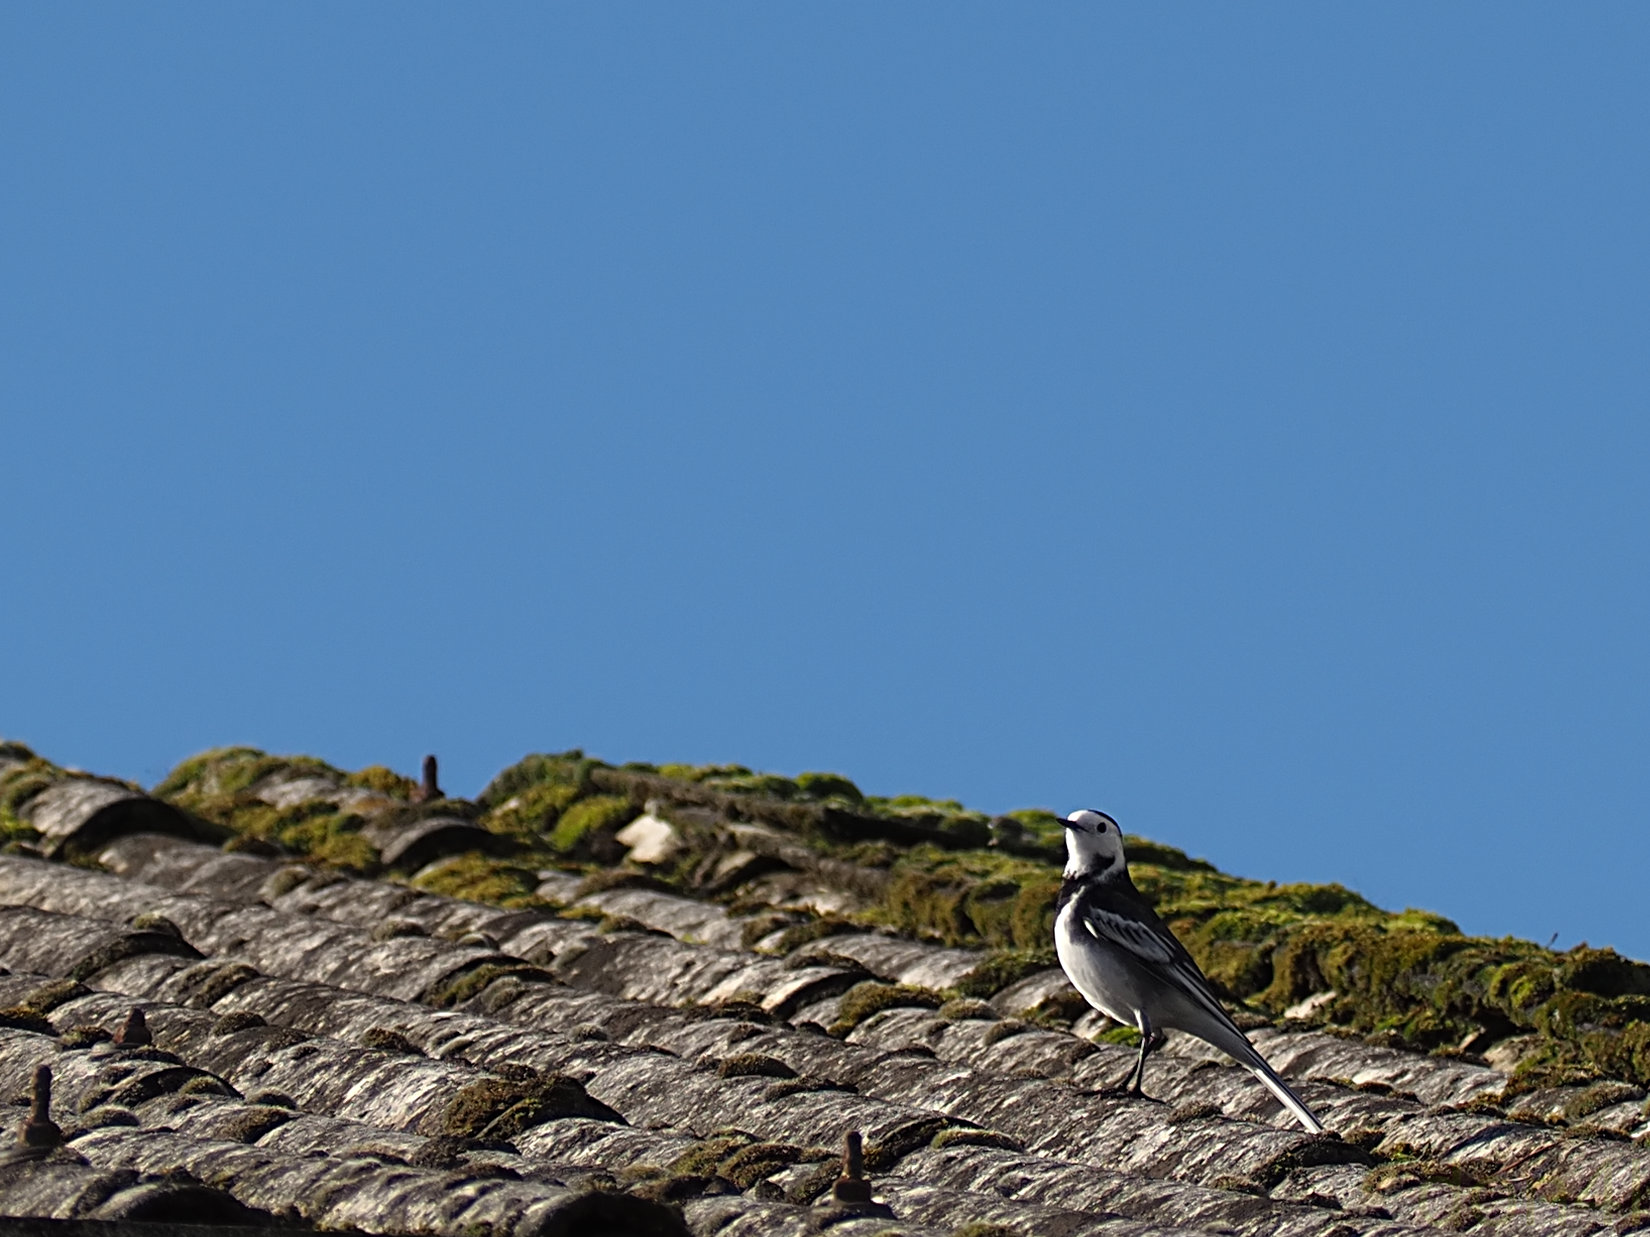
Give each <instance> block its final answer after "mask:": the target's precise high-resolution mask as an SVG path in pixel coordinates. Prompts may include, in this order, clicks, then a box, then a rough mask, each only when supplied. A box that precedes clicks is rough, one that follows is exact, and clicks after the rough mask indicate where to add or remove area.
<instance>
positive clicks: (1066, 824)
mask: <svg viewBox="0 0 1650 1237" xmlns="http://www.w3.org/2000/svg"><path fill="white" fill-rule="evenodd" d="M1060 828H1062V829H1075V828H1077V826H1076V825H1074V824H1072V823H1071V822H1070V821H1069V820H1067V819H1066V818H1065V817H1064V816H1062V817H1061V818H1060Z"/></svg>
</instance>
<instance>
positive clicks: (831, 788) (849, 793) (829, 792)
mask: <svg viewBox="0 0 1650 1237" xmlns="http://www.w3.org/2000/svg"><path fill="white" fill-rule="evenodd" d="M796 789H797V793H798V794H800V795H801V796H802V797H803V798H804V799H841V800H843V801H844V802H847V803H860V802H862V801H863V800H864V798H865V796H864V795H862V794H860V792H859V787H858V786H855V785H854V784H853V783H852V782H850V781H849V780H848V779H847V778H845V777H842V776H841V775H839V774H836V773H798V774H797V775H796Z"/></svg>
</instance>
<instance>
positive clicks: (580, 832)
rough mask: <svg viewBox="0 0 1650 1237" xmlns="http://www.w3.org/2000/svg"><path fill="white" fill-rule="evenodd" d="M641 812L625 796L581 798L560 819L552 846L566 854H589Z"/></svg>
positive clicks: (551, 832) (550, 842)
mask: <svg viewBox="0 0 1650 1237" xmlns="http://www.w3.org/2000/svg"><path fill="white" fill-rule="evenodd" d="M640 813H641V809H640V808H638V807H637V806H636V805H635V804H634V803H632V802H631V801H630V800H629V799H627V798H625V797H623V796H622V795H592V796H591V797H590V798H588V799H580V800H579V801H578V802H577V803H574V804H573V805H572V806H571V807H569V808H567V810H566V811H564V812H563V813H562V814H561V818H560V819H559V820H557V821H556V827H555V828H554V829H552V830H551V831H550V837H549V839H548V840H549V844H550V848H551V849H552V850H554V851H557V852H559V853H561V854H564V855H579V854H588V853H590V851H591V850H592V848H593V846H594V844H595V842H596V840H597V839H598V838H601V837H603V836H605V837H608V838H611V837H612V835H613V834H615V833H617V832H618V831H619V830H620V829H622V828H623V827H624V826H625V825H627V824H629V823H630V822H631V821H632V820H634V819H635V818H636V817H637V816H638V815H640Z"/></svg>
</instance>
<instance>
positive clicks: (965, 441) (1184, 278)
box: [0, 4, 1650, 957]
mask: <svg viewBox="0 0 1650 1237" xmlns="http://www.w3.org/2000/svg"><path fill="white" fill-rule="evenodd" d="M1647 59H1650V10H1646V9H1645V8H1643V7H1633V6H1627V5H1597V6H1588V7H1586V8H1582V9H1573V8H1572V9H1568V10H1562V11H1560V10H1555V9H1552V8H1550V7H1540V6H1519V5H1496V6H1493V7H1492V6H1489V5H1455V6H1445V7H1438V6H1422V5H1410V6H1397V7H1392V6H1387V7H1381V8H1360V7H1353V6H1333V7H1324V6H1307V5H1300V6H1289V7H1281V6H1249V7H1244V8H1233V7H1216V6H1149V7H1140V6H1131V7H1127V8H1125V7H1122V6H1115V7H1110V8H1107V7H1099V6H1076V5H1060V6H1052V5H1045V6H1040V7H1035V8H1030V9H1027V8H1026V7H1025V6H1015V7H1013V8H1010V7H1009V6H997V7H991V6H983V5H966V4H963V5H951V6H946V7H944V8H943V9H941V8H936V7H932V6H926V7H925V6H914V5H912V6H898V7H894V8H890V7H888V6H872V5H857V6H854V5H837V6H804V5H793V6H764V5H754V4H749V5H717V6H700V7H696V8H691V9H689V8H683V7H667V6H663V5H652V6H639V5H609V4H602V5H583V6H570V5H564V6H554V7H552V6H540V5H510V4H493V5H488V6H485V7H482V8H478V7H476V6H461V7H455V6H438V5H411V4H398V5H394V6H390V5H369V4H358V5H351V6H345V7H342V8H339V7H336V6H333V7H317V6H284V5H271V4H263V5H254V4H246V5H235V6H168V5H159V4H152V5H145V6H123V5H93V4H86V5H76V6H16V5H14V6H10V7H9V8H7V9H5V10H4V12H3V13H0V159H3V163H4V167H5V168H6V172H5V182H6V189H5V192H4V193H0V226H3V227H4V231H5V235H6V236H7V238H8V240H7V243H6V244H5V245H4V246H0V289H3V291H0V315H3V318H0V333H3V339H4V341H5V342H4V346H3V347H0V417H3V421H4V432H3V438H0V441H3V443H4V448H5V450H4V459H5V482H4V494H5V500H6V504H5V505H6V511H7V514H8V520H7V536H6V538H5V547H6V548H5V562H6V565H7V571H6V579H7V581H8V583H9V586H10V587H9V588H8V589H7V591H6V599H5V603H4V605H3V606H0V640H3V644H4V647H5V649H6V650H7V651H8V654H9V657H8V659H7V661H8V664H7V669H6V673H5V676H4V680H5V689H4V693H3V695H0V733H3V734H5V735H7V736H9V737H14V738H19V739H22V740H24V741H27V742H29V743H31V744H33V745H34V746H35V747H36V748H38V749H39V750H40V751H42V752H43V753H44V754H47V755H50V756H52V757H53V758H55V759H58V760H60V761H63V762H66V763H72V764H77V765H81V766H84V767H87V768H90V769H94V770H97V771H100V772H107V773H113V774H119V775H124V776H128V777H135V778H138V779H140V780H143V781H145V782H153V781H155V780H157V779H158V778H159V777H160V776H161V775H162V774H163V773H164V772H165V771H166V770H167V769H168V768H169V767H170V766H171V765H172V764H174V763H176V762H177V761H178V760H181V759H182V758H183V757H185V756H187V755H189V754H190V753H192V752H194V751H196V750H199V749H201V748H204V747H208V746H212V745H217V744H223V743H232V742H244V743H253V744H257V745H259V746H263V747H267V748H270V749H272V750H276V751H302V752H309V753H313V754H316V755H320V756H324V757H326V758H328V759H330V760H333V761H334V762H336V763H340V764H344V765H349V766H359V765H364V764H368V763H379V762H382V763H389V764H392V765H396V766H398V767H400V768H402V769H404V770H407V771H413V770H415V769H416V767H417V763H418V760H419V758H420V757H421V756H422V755H423V754H424V753H425V752H426V751H434V752H436V753H438V754H439V755H440V756H441V758H442V761H443V769H444V771H445V776H444V781H445V782H446V784H447V786H448V788H449V789H450V790H454V791H458V792H464V793H474V792H475V791H476V790H478V789H479V788H480V786H481V785H482V784H483V783H484V782H485V781H486V780H487V778H488V777H489V776H490V775H491V774H492V773H493V772H495V771H497V770H498V769H500V768H502V767H503V766H505V765H507V764H509V763H510V762H512V761H514V760H515V759H516V758H518V757H519V756H521V755H522V754H523V753H525V752H528V751H536V750H559V749H563V748H567V747H573V746H580V747H583V748H585V749H586V750H588V751H590V752H592V753H595V754H598V755H601V756H604V757H606V758H608V759H611V760H614V761H623V760H631V759H647V760H655V761H665V760H694V761H705V760H718V761H737V762H740V763H744V764H748V765H752V766H755V767H758V768H766V769H772V770H776V771H781V772H797V771H800V770H803V769H820V768H823V769H833V770H838V771H841V772H844V773H846V774H848V775H849V776H852V777H854V778H855V779H856V780H857V781H858V782H859V783H860V785H861V786H862V787H864V788H865V789H867V790H869V791H875V792H881V793H899V792H908V791H909V792H918V793H925V794H931V795H936V796H947V797H952V796H954V797H957V798H960V799H962V800H964V801H965V802H968V803H969V804H971V805H974V806H977V807H981V808H984V809H986V810H1004V809H1008V808H1011V807H1016V806H1028V805H1043V806H1049V807H1053V808H1057V809H1060V810H1069V809H1071V808H1073V807H1077V806H1095V807H1103V808H1106V809H1108V810H1110V811H1112V812H1113V813H1114V814H1115V815H1116V816H1117V817H1118V818H1119V819H1120V820H1121V821H1122V823H1123V825H1124V828H1125V829H1126V830H1132V831H1135V832H1139V833H1142V834H1144V835H1147V836H1151V837H1154V838H1158V839H1161V840H1164V841H1168V842H1172V843H1175V844H1177V845H1181V846H1184V847H1186V848H1187V849H1189V850H1191V851H1192V852H1194V853H1197V854H1201V855H1205V856H1207V857H1209V858H1210V859H1212V860H1214V861H1216V862H1217V863H1219V864H1220V865H1221V866H1222V867H1225V868H1227V869H1228V870H1232V871H1236V872H1239V873H1243V874H1246V875H1256V876H1262V877H1270V878H1276V879H1279V880H1319V881H1330V880H1336V881H1341V882H1343V883H1345V884H1347V885H1350V886H1352V887H1354V888H1356V889H1358V890H1360V891H1362V892H1364V893H1365V894H1367V895H1368V896H1370V897H1372V898H1373V899H1375V900H1376V901H1378V902H1380V903H1382V904H1384V905H1388V906H1394V907H1398V906H1404V905H1416V906H1424V907H1428V908H1430V909H1434V910H1438V911H1441V912H1443V913H1446V914H1448V915H1451V916H1453V917H1454V918H1456V919H1457V920H1458V921H1459V922H1461V923H1462V925H1463V926H1464V927H1466V928H1467V929H1469V930H1471V931H1475V932H1483V933H1491V934H1503V933H1515V934H1518V935H1522V936H1527V937H1533V938H1535V939H1538V940H1543V941H1544V940H1546V939H1548V937H1550V936H1551V935H1552V934H1554V933H1556V934H1557V936H1558V940H1559V942H1560V944H1570V943H1573V942H1575V941H1577V940H1582V939H1585V940H1588V941H1590V942H1592V943H1593V944H1595V945H1597V944H1614V945H1617V946H1618V947H1621V948H1623V949H1624V950H1627V951H1629V952H1632V953H1635V954H1637V955H1638V956H1641V957H1650V923H1647V922H1646V920H1645V918H1644V915H1643V912H1642V910H1641V906H1642V901H1643V873H1644V871H1645V869H1646V867H1647V860H1650V856H1647V854H1646V842H1645V840H1644V839H1645V836H1646V829H1645V826H1646V823H1647V821H1646V804H1647V802H1650V776H1647V764H1646V752H1647V744H1646V738H1647V731H1650V726H1647V723H1650V687H1647V675H1646V671H1647V669H1650V666H1647V660H1650V659H1647V656H1646V632H1647V630H1650V621H1647V620H1650V579H1647V573H1646V571H1645V563H1644V559H1645V543H1646V533H1647V523H1650V521H1647V516H1650V496H1647V493H1650V491H1647V487H1646V475H1647V464H1650V459H1647V455H1650V450H1647V448H1650V429H1647V425H1646V396H1647V394H1650V347H1647V341H1650V242H1647V237H1650V229H1647V228H1646V226H1645V222H1644V221H1645V220H1646V219H1650V165H1647V154H1650V151H1647V141H1646V123H1645V117H1646V116H1647V115H1650V75H1646V74H1645V73H1644V71H1643V66H1644V64H1645V63H1646V62H1647Z"/></svg>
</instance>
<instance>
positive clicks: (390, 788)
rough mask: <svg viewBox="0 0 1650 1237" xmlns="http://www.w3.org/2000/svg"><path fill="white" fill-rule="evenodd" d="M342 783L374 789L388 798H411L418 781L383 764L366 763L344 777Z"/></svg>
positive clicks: (363, 788)
mask: <svg viewBox="0 0 1650 1237" xmlns="http://www.w3.org/2000/svg"><path fill="white" fill-rule="evenodd" d="M344 785H346V786H355V787H358V788H360V789H361V790H371V791H376V792H377V793H378V794H381V795H383V796H385V797H386V798H390V799H411V798H412V796H413V792H414V791H416V790H417V789H418V783H417V782H415V781H414V780H413V779H412V778H410V777H403V776H401V774H399V773H397V772H396V771H395V770H394V769H391V768H388V767H386V766H384V765H368V766H367V767H366V768H365V769H361V770H358V771H357V772H355V773H351V774H349V775H348V776H347V777H345V778H344Z"/></svg>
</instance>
